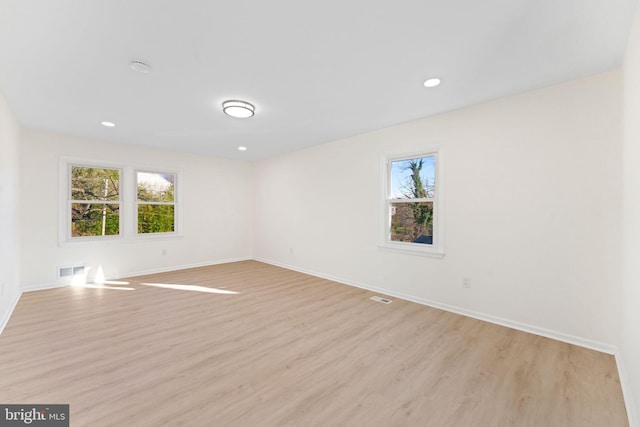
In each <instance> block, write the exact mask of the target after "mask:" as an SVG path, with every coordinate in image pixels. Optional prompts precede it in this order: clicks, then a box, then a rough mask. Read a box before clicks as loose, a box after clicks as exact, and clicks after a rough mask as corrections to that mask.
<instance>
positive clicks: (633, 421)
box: [615, 351, 640, 427]
mask: <svg viewBox="0 0 640 427" xmlns="http://www.w3.org/2000/svg"><path fill="white" fill-rule="evenodd" d="M615 357H616V365H617V366H618V377H619V378H620V386H621V387H622V396H623V397H624V405H625V407H626V408H627V418H628V420H629V426H630V427H638V426H640V419H638V413H637V411H636V406H635V401H634V400H633V394H632V393H631V385H630V384H629V376H628V374H627V369H626V367H625V364H624V360H623V359H622V356H621V355H620V351H617V352H616V354H615Z"/></svg>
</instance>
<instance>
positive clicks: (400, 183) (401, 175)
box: [390, 156, 436, 199]
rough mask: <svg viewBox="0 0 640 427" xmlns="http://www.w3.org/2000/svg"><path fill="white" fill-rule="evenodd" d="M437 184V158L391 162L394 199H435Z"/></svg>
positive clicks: (392, 194) (392, 195)
mask: <svg viewBox="0 0 640 427" xmlns="http://www.w3.org/2000/svg"><path fill="white" fill-rule="evenodd" d="M435 183H436V158H435V156H429V157H419V158H415V159H405V160H397V161H395V162H391V197H390V198H392V199H415V198H427V197H434V190H435Z"/></svg>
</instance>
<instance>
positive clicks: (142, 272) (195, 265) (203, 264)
mask: <svg viewBox="0 0 640 427" xmlns="http://www.w3.org/2000/svg"><path fill="white" fill-rule="evenodd" d="M252 259H253V258H252V257H239V258H226V259H221V260H216V261H204V262H196V263H193V264H183V265H173V266H171V267H162V268H152V269H149V270H139V271H130V272H125V273H118V275H117V277H105V279H106V280H118V279H121V278H124V277H135V276H146V275H147V274H157V273H166V272H168V271H178V270H186V269H188V268H198V267H208V266H210V265H218V264H229V263H231V262H240V261H249V260H252Z"/></svg>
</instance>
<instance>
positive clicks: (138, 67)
mask: <svg viewBox="0 0 640 427" xmlns="http://www.w3.org/2000/svg"><path fill="white" fill-rule="evenodd" d="M129 66H130V67H131V69H132V70H133V71H137V72H138V73H144V74H147V73H150V72H151V67H150V66H148V65H147V64H145V63H144V62H142V61H131V64H129Z"/></svg>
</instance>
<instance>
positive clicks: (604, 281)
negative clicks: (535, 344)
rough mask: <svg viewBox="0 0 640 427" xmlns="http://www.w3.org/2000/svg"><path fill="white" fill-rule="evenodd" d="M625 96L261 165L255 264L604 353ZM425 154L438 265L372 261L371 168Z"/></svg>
mask: <svg viewBox="0 0 640 427" xmlns="http://www.w3.org/2000/svg"><path fill="white" fill-rule="evenodd" d="M621 91H622V87H621V73H620V72H619V71H614V72H610V73H606V74H602V75H598V76H595V77H592V78H588V79H584V80H579V81H574V82H570V83H566V84H562V85H558V86H554V87H549V88H546V89H542V90H538V91H534V92H529V93H525V94H521V95H518V96H514V97H510V98H505V99H501V100H498V101H494V102H491V103H486V104H482V105H479V106H475V107H471V108H467V109H464V110H459V111H455V112H451V113H447V114H443V115H440V116H436V117H432V118H427V119H424V120H420V121H415V122H411V123H407V124H404V125H400V126H395V127H391V128H387V129H383V130H380V131H377V132H373V133H368V134H365V135H360V136H356V137H352V138H348V139H345V140H341V141H337V142H333V143H330V144H325V145H322V146H318V147H314V148H311V149H308V150H304V151H299V152H295V153H292V154H289V155H285V156H281V157H278V158H275V159H269V160H265V161H262V162H259V163H257V164H256V167H255V170H254V177H255V186H256V189H255V194H256V196H255V197H256V198H255V211H254V256H255V257H256V258H258V259H263V260H267V261H270V262H274V263H277V264H281V265H286V266H290V267H293V268H295V269H300V270H303V271H310V272H314V273H317V274H320V275H325V276H333V277H335V278H338V279H340V280H343V281H346V282H351V283H356V284H362V285H365V286H369V287H375V288H380V289H385V290H387V291H388V292H393V293H395V294H400V295H407V296H411V297H412V298H416V299H423V300H430V301H433V302H436V303H438V304H446V305H451V306H454V307H458V308H460V309H462V310H463V311H464V310H467V311H469V310H470V311H475V312H478V313H484V314H487V315H489V316H491V317H499V318H503V319H507V320H508V321H512V322H518V323H520V324H524V325H535V328H536V329H540V328H543V329H548V330H551V331H555V332H558V333H559V334H560V335H564V336H565V338H567V336H568V337H569V338H577V339H578V341H580V342H586V344H587V345H589V344H590V343H589V342H588V341H589V340H592V341H595V342H596V343H594V346H595V347H601V346H600V343H605V344H613V343H615V336H616V327H617V325H618V322H619V313H618V312H619V310H618V307H619V304H620V301H619V298H618V296H619V289H618V287H619V285H618V284H619V271H620V268H619V255H620V246H619V245H620V241H621V237H620V233H621V228H620V219H621V197H622V196H621V173H620V169H621V165H622V159H621V150H622V135H621V133H622V123H621V106H622V92H621ZM433 145H438V146H440V147H441V148H442V150H443V154H444V156H445V168H446V169H445V171H444V174H445V185H446V200H445V204H446V206H445V221H446V223H445V232H446V234H445V252H446V255H445V257H444V259H434V258H428V257H421V256H412V255H404V254H397V253H392V252H388V251H386V250H384V249H381V248H379V247H378V246H377V237H378V226H379V221H378V207H379V183H380V170H379V169H380V168H379V163H380V160H379V159H380V156H381V155H382V154H383V153H387V152H396V151H400V152H402V151H409V152H410V151H416V150H418V151H419V150H421V149H423V148H424V147H430V146H433ZM463 277H470V278H471V279H472V287H471V289H463V288H462V286H461V282H462V278H463Z"/></svg>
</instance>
